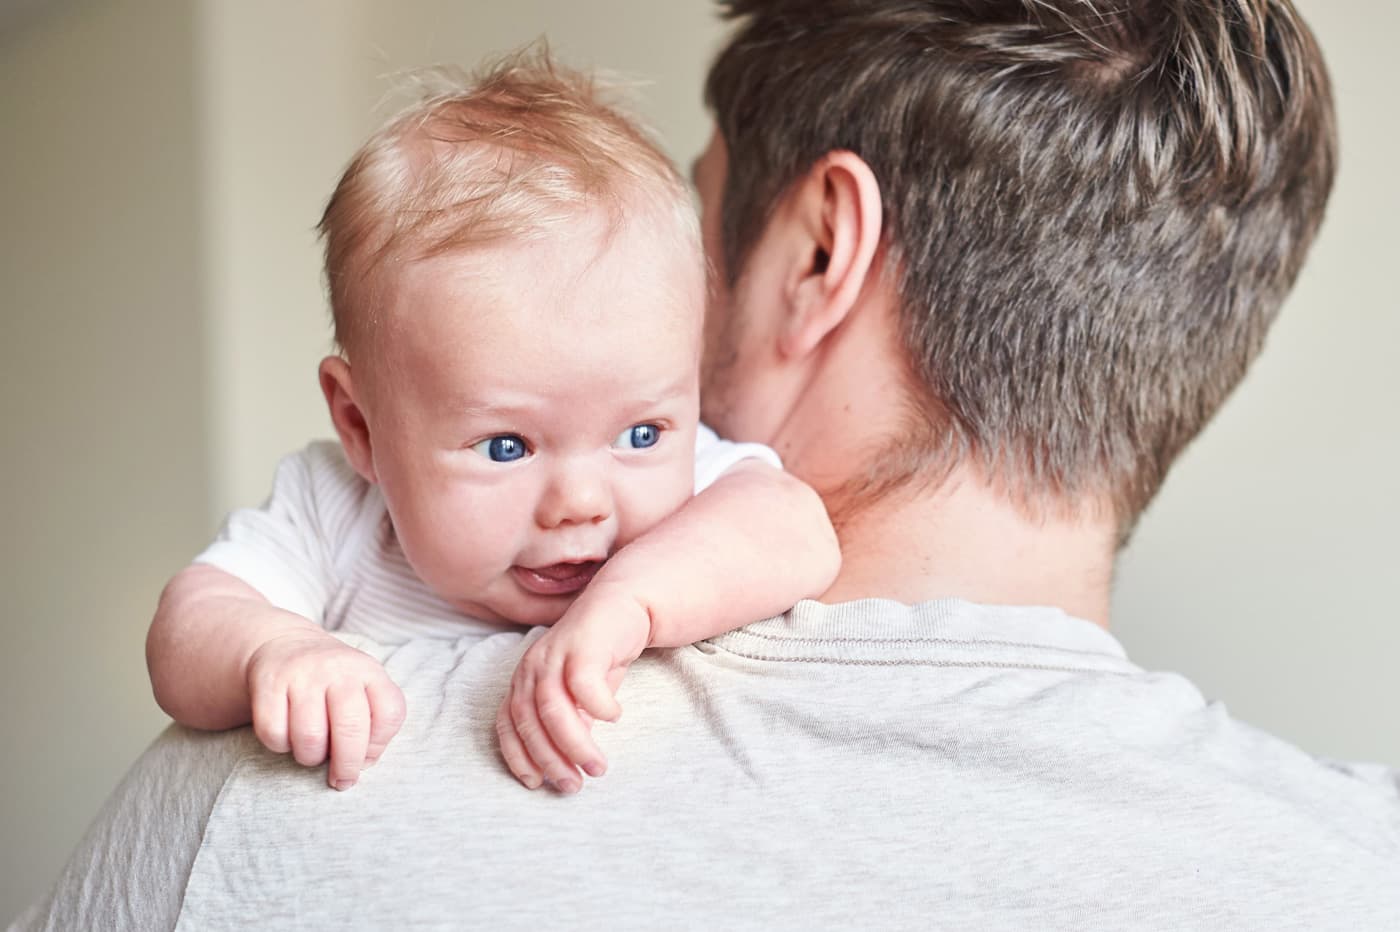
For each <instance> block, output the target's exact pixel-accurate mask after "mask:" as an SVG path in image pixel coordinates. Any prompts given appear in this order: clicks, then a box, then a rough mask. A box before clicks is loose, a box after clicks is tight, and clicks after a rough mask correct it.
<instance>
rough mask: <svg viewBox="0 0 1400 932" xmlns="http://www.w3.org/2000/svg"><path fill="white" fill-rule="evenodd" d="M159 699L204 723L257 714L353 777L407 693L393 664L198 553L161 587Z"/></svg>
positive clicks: (392, 729) (391, 726) (151, 642)
mask: <svg viewBox="0 0 1400 932" xmlns="http://www.w3.org/2000/svg"><path fill="white" fill-rule="evenodd" d="M146 664H147V666H148V667H149V669H150V674H151V686H152V689H153V690H154V692H155V697H156V702H157V703H158V704H159V705H160V707H161V708H162V709H164V710H165V711H166V712H167V713H168V714H169V715H170V716H171V717H172V718H174V719H175V720H176V721H177V722H180V723H181V724H183V725H188V726H190V727H192V728H203V729H211V730H212V729H223V728H234V727H237V726H240V725H246V724H248V723H249V722H252V724H253V730H254V731H255V732H256V733H257V736H258V739H259V740H260V741H262V743H263V744H264V745H266V746H267V747H268V749H270V750H272V751H275V752H277V753H286V752H287V751H291V752H292V755H293V757H294V758H295V759H296V761H297V762H298V763H300V764H304V765H307V766H315V765H318V764H320V763H321V762H322V761H324V760H326V757H327V754H328V753H329V756H330V768H329V773H328V775H327V782H329V783H330V785H331V786H333V787H335V788H337V789H345V788H347V787H349V786H351V785H353V784H354V783H355V781H356V779H358V777H359V773H360V770H361V768H362V767H363V766H366V765H368V764H372V763H374V761H375V760H377V759H378V757H379V755H380V754H381V753H383V750H384V747H385V745H387V744H388V743H389V740H390V739H391V738H392V737H393V736H394V735H395V734H396V733H397V732H398V729H399V726H400V725H401V724H402V722H403V716H404V700H403V694H402V693H401V692H400V691H399V688H398V686H397V685H395V684H394V682H393V680H391V679H389V676H388V674H387V673H385V672H384V668H383V667H382V666H381V665H380V664H379V662H378V661H377V660H375V659H374V658H373V657H370V656H369V655H368V654H366V653H364V652H362V651H358V650H355V649H354V648H352V647H350V646H349V645H347V644H344V643H343V642H341V641H339V640H338V639H336V638H335V637H332V636H331V635H330V634H328V633H327V632H326V631H325V630H324V629H322V628H321V627H320V626H319V625H317V624H315V623H314V622H312V621H311V620H309V619H307V618H303V617H302V616H300V615H297V614H295V613H293V612H288V611H284V610H282V609H279V608H277V607H275V606H273V605H272V604H271V603H270V602H268V601H267V599H266V598H264V597H263V596H262V594H261V593H259V592H258V591H257V590H256V589H254V588H253V587H252V586H249V585H248V584H247V583H245V582H243V581H242V580H241V579H239V578H238V577H236V576H233V575H231V574H229V573H226V572H224V571H223V570H220V569H217V568H215V567H212V566H205V565H201V564H194V565H192V566H189V567H186V568H185V569H183V570H181V571H180V572H179V573H177V574H176V575H175V577H174V578H173V579H171V580H170V582H169V583H168V584H167V585H166V587H165V590H164V592H162V593H161V597H160V604H159V605H158V606H157V608H156V614H155V618H154V619H153V620H152V622H151V630H150V632H149V634H148V635H147V637H146Z"/></svg>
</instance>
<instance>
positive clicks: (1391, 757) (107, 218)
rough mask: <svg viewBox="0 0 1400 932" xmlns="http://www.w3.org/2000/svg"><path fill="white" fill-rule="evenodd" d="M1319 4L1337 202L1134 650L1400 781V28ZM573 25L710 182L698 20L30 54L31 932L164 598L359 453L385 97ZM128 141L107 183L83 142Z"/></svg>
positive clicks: (209, 36)
mask: <svg viewBox="0 0 1400 932" xmlns="http://www.w3.org/2000/svg"><path fill="white" fill-rule="evenodd" d="M1300 5H1301V6H1302V8H1303V10H1304V12H1305V14H1307V15H1309V16H1310V17H1311V18H1312V19H1313V21H1314V23H1315V25H1316V27H1317V30H1318V32H1319V34H1320V35H1321V37H1322V41H1323V44H1324V47H1325V48H1326V50H1327V51H1328V53H1329V57H1330V61H1331V63H1332V67H1333V71H1334V75H1335V78H1336V83H1337V86H1338V94H1339V99H1340V106H1341V116H1342V121H1343V149H1344V162H1343V172H1342V177H1341V181H1340V183H1339V186H1338V189H1337V194H1336V198H1335V200H1334V203H1333V209H1332V211H1331V215H1330V219H1329V221H1328V224H1327V227H1326V229H1325V230H1324V233H1323V236H1322V238H1321V240H1320V242H1319V244H1318V247H1317V250H1316V252H1315V255H1314V259H1313V262H1312V264H1311V266H1310V267H1309V269H1308V270H1307V272H1306V273H1305V275H1304V279H1303V281H1302V283H1301V284H1300V287H1299V290H1298V292H1297V294H1296V296H1295V298H1294V299H1293V300H1292V301H1291V302H1290V304H1289V306H1288V307H1287V308H1286V310H1285V312H1284V315H1283V318H1282V320H1281V322H1280V324H1279V326H1278V327H1277V329H1276V331H1275V333H1274V335H1273V337H1272V339H1271V341H1270V345H1269V347H1268V349H1267V351H1266V352H1265V354H1264V357H1263V359H1262V360H1261V362H1260V364H1259V366H1258V367H1257V368H1256V370H1255V371H1254V373H1253V374H1252V375H1251V376H1250V378H1249V379H1248V380H1247V381H1246V384H1245V386H1244V388H1243V389H1242V390H1241V392H1240V393H1239V395H1238V396H1237V397H1236V398H1235V399H1234V400H1233V401H1232V402H1231V403H1230V405H1229V406H1228V407H1227V409H1226V410H1225V412H1224V413H1223V414H1222V415H1221V417H1220V418H1219V420H1218V421H1217V422H1216V423H1215V424H1214V425H1213V426H1212V428H1211V429H1210V430H1209V431H1207V433H1206V435H1205V436H1204V437H1203V438H1202V440H1201V441H1200V442H1199V443H1198V444H1197V445H1196V446H1194V447H1193V448H1192V449H1191V450H1190V451H1189V452H1188V454H1187V456H1186V458H1185V459H1184V461H1183V462H1182V464H1181V466H1180V468H1179V469H1178V470H1177V472H1176V473H1175V475H1174V476H1173V478H1172V480H1171V481H1170V482H1169V483H1168V486H1167V489H1166V491H1165V493H1164V494H1163V496H1162V498H1161V499H1160V500H1159V501H1158V502H1157V504H1156V505H1155V506H1154V507H1153V509H1152V511H1151V513H1150V514H1149V515H1148V517H1147V519H1146V521H1145V522H1144V524H1143V526H1142V528H1141V530H1140V532H1139V534H1138V537H1137V540H1136V542H1135V544H1134V546H1133V548H1132V551H1131V552H1130V553H1129V554H1128V557H1127V559H1126V560H1125V562H1124V566H1123V568H1122V572H1121V574H1120V580H1119V586H1118V594H1117V599H1116V605H1115V610H1116V628H1117V631H1118V633H1119V635H1120V636H1121V637H1122V638H1123V639H1124V640H1125V641H1126V642H1127V644H1128V647H1129V649H1130V650H1131V651H1132V653H1133V654H1134V656H1135V657H1136V658H1137V660H1138V661H1139V662H1140V663H1142V664H1143V665H1145V666H1148V667H1153V668H1171V669H1177V670H1181V671H1184V672H1186V673H1188V674H1189V675H1191V676H1192V677H1193V678H1194V679H1196V680H1197V681H1198V682H1199V683H1201V685H1202V686H1203V688H1204V689H1205V691H1206V693H1207V694H1208V695H1210V696H1212V697H1217V698H1222V699H1225V700H1226V701H1227V702H1228V703H1229V705H1230V707H1231V708H1232V710H1233V711H1234V712H1236V713H1237V714H1239V715H1241V716H1242V717H1244V718H1246V719H1248V720H1251V721H1254V722H1257V723H1259V724H1261V725H1265V726H1267V727H1269V728H1270V729H1272V730H1274V731H1277V732H1279V733H1281V734H1283V735H1285V736H1287V737H1289V738H1290V739H1292V740H1295V741H1298V742H1299V743H1301V744H1302V745H1303V746H1304V747H1306V748H1308V749H1309V750H1313V751H1316V752H1319V753H1328V754H1334V755H1340V756H1346V757H1369V758H1373V759H1380V760H1384V761H1387V762H1389V763H1392V764H1400V728H1397V727H1396V724H1397V715H1396V713H1395V709H1396V708H1397V706H1400V702H1397V700H1400V686H1397V683H1400V678H1397V677H1396V676H1395V674H1394V670H1393V666H1394V660H1393V658H1395V657H1396V655H1397V648H1400V640H1398V639H1400V624H1397V617H1396V616H1397V612H1396V610H1395V609H1394V608H1393V607H1392V602H1391V601H1390V599H1389V592H1388V591H1387V588H1388V587H1386V586H1385V585H1384V584H1385V583H1386V582H1388V581H1389V579H1390V578H1393V577H1394V575H1395V573H1394V570H1393V567H1394V566H1395V565H1396V564H1397V562H1400V552H1398V551H1397V545H1396V543H1395V538H1394V534H1393V528H1394V526H1395V525H1396V524H1397V522H1398V521H1400V501H1397V492H1396V484H1395V483H1394V481H1393V479H1392V478H1391V474H1392V472H1393V471H1394V467H1393V463H1394V462H1395V461H1396V459H1397V454H1400V449H1398V448H1400V430H1397V426H1400V425H1397V418H1396V414H1395V413H1394V412H1395V404H1396V402H1397V401H1400V371H1397V369H1396V368H1395V367H1393V366H1392V365H1390V358H1391V355H1392V353H1393V347H1395V346H1396V345H1397V337H1398V336H1400V333H1397V328H1398V327H1400V319H1398V318H1397V315H1396V313H1395V310H1396V302H1395V299H1394V297H1393V296H1392V294H1391V293H1390V290H1389V288H1388V285H1387V271H1388V267H1389V265H1390V264H1392V263H1393V262H1394V257H1395V256H1396V255H1398V254H1400V235H1397V233H1396V232H1395V228H1394V225H1393V218H1394V217H1395V215H1396V212H1397V209H1400V198H1397V188H1396V183H1395V181H1394V179H1393V177H1392V174H1391V170H1390V167H1389V162H1390V161H1391V159H1390V157H1389V155H1388V153H1390V152H1393V151H1394V149H1395V147H1396V145H1397V143H1400V140H1397V139H1396V129H1395V127H1394V120H1393V119H1391V118H1390V116H1389V114H1390V113H1391V112H1392V109H1391V103H1390V101H1388V100H1386V99H1384V94H1383V89H1384V88H1385V87H1387V86H1388V83H1389V80H1390V74H1389V64H1390V62H1389V52H1388V50H1387V49H1386V48H1385V46H1384V42H1385V37H1386V36H1388V35H1395V34H1397V30H1400V11H1397V10H1396V9H1395V8H1393V7H1391V6H1390V5H1388V4H1385V5H1383V4H1372V3H1367V2H1362V0H1347V2H1336V0H1302V2H1301V3H1300ZM172 10H174V11H176V12H175V13H174V14H172V12H171V11H172ZM544 32H548V33H549V35H550V37H551V39H552V41H553V44H554V46H555V47H556V49H558V50H559V51H561V52H562V53H563V54H564V55H565V57H568V58H570V59H572V60H573V61H575V62H579V63H584V64H588V63H595V64H599V65H605V66H607V67H609V68H611V69H614V70H618V71H623V72H627V73H631V74H633V75H636V76H639V77H643V78H648V79H650V80H651V82H652V83H651V84H650V85H649V86H647V87H644V88H642V93H643V95H644V106H643V110H644V112H645V113H646V114H647V115H648V116H649V118H650V119H651V120H652V121H653V122H654V123H655V124H656V125H657V126H658V128H659V130H660V131H661V133H662V135H663V136H664V138H666V139H667V140H668V142H669V143H670V147H671V151H672V152H673V154H674V155H675V156H676V157H677V158H679V159H681V160H688V159H689V158H691V157H692V156H693V155H694V154H695V153H696V152H697V151H698V150H699V148H700V146H701V145H702V144H703V140H704V137H705V135H706V133H707V131H708V126H707V120H706V118H705V116H704V114H703V111H702V109H701V107H700V105H699V86H700V81H701V76H702V75H703V70H704V66H705V62H706V60H707V57H708V53H709V50H710V49H711V48H712V45H713V43H714V42H715V41H716V39H717V38H718V36H719V34H720V31H719V29H718V27H717V26H716V25H715V24H714V23H713V22H712V21H711V19H710V17H709V13H708V8H707V5H706V4H704V3H702V2H698V0H696V2H685V3H682V2H679V0H673V2H657V0H608V2H590V3H586V4H584V3H576V2H570V0H552V2H545V0H535V2H515V3H511V4H509V5H508V6H504V7H503V6H501V5H497V4H485V3H461V2H459V0H436V2H433V0H400V2H396V3H393V4H389V3H385V2H371V0H345V2H341V0H297V2H274V0H252V2H246V0H245V2H242V3H233V2H224V0H200V2H198V3H192V4H187V5H185V6H181V5H179V4H174V3H164V2H157V0H148V2H138V0H111V2H108V3H106V4H101V3H97V2H92V3H88V4H83V3H77V4H73V5H72V6H71V8H69V9H67V10H64V11H62V12H61V13H60V14H58V15H55V16H54V17H51V18H50V19H48V20H45V21H42V22H41V23H39V24H37V25H34V26H29V27H26V28H24V29H23V30H22V31H20V32H19V33H18V34H16V35H10V36H4V35H0V133H3V137H4V142H3V144H2V145H0V192H2V193H3V197H2V198H0V203H3V204H5V205H6V213H7V215H6V217H5V218H4V219H0V238H2V239H0V245H3V247H4V249H3V255H0V270H3V274H0V283H3V285H4V289H5V292H4V293H5V297H4V304H3V308H4V315H5V321H6V323H7V324H8V326H7V328H6V338H5V341H4V343H3V347H2V348H0V354H3V356H0V362H3V371H0V379H3V380H4V381H3V383H0V384H3V385H4V389H5V391H4V394H3V397H4V398H5V399H6V401H7V403H8V406H7V423H6V426H7V430H6V433H5V444H6V445H5V459H4V463H5V467H4V468H5V470H6V472H5V476H6V478H7V479H8V480H9V481H8V482H6V483H5V487H4V491H3V492H0V507H3V509H4V510H3V512H0V515H2V516H3V517H4V518H6V519H8V522H7V523H8V526H9V527H11V528H24V529H26V530H25V533H24V534H23V535H22V536H21V535H15V534H12V535H11V539H9V540H8V541H7V543H6V544H5V545H4V546H5V547H6V548H7V549H6V551H5V553H6V556H7V559H6V560H4V561H3V564H2V565H0V567H2V568H0V574H3V581H4V582H3V585H4V591H5V592H6V594H7V595H10V596H11V597H10V599H9V600H8V602H9V611H8V612H7V613H6V615H5V616H4V617H3V619H0V633H3V634H4V636H5V643H6V644H7V645H10V646H9V647H8V648H7V651H6V652H5V653H4V654H0V701H3V702H4V706H3V708H4V709H5V711H4V712H0V747H4V748H5V749H6V752H7V756H8V757H9V758H10V759H11V760H15V761H21V762H23V766H20V767H14V766H11V767H8V768H5V774H4V776H3V777H0V780H2V781H4V782H3V783H0V792H2V793H3V795H0V799H3V803H0V805H2V806H3V810H0V837H2V838H4V839H5V840H6V842H7V843H6V844H5V845H4V846H0V851H3V853H0V858H3V859H4V860H3V861H2V862H0V918H3V917H4V916H6V915H7V914H9V913H12V912H14V911H15V910H17V909H18V908H19V906H20V905H21V904H22V903H23V902H24V901H25V900H27V899H28V898H30V897H31V896H33V895H37V893H38V892H39V889H40V887H41V886H42V884H43V883H45V882H47V880H48V879H49V878H50V877H52V876H53V874H54V873H55V872H56V870H57V867H58V865H59V864H60V863H61V861H62V859H63V857H64V855H65V854H66V852H67V850H68V849H69V848H70V847H71V845H72V844H73V842H74V841H75V840H76V837H77V834H78V832H79V831H80V830H81V826H82V825H83V824H85V823H86V821H87V820H88V819H89V818H90V817H91V815H92V813H93V812H94V811H95V810H96V808H97V806H98V804H99V803H100V801H101V798H102V797H103V795H105V792H106V789H107V788H108V787H110V786H111V785H112V784H113V783H114V782H115V779H116V777H117V776H118V775H119V773H120V772H121V770H122V769H123V768H124V767H125V765H126V763H127V762H128V761H129V760H130V759H131V758H133V757H134V756H135V755H136V754H137V753H138V752H139V750H140V748H141V747H142V745H143V744H144V743H145V741H146V740H148V738H149V736H150V735H152V734H153V733H154V730H155V729H156V727H157V726H158V723H159V721H160V720H161V719H160V716H159V714H158V712H157V711H156V710H155V708H154V706H153V705H152V704H151V703H150V701H149V698H148V694H147V693H146V691H145V685H144V679H143V672H142V668H141V662H140V645H141V636H142V632H143V629H144V625H145V622H146V620H147V617H148V615H149V611H150V609H151V607H152V605H153V603H154V598H155V595H156V593H157V591H158V589H159V586H160V582H161V580H162V579H163V577H164V575H166V574H167V573H168V572H169V571H170V570H171V569H173V568H174V567H175V566H176V565H178V563H179V562H180V561H182V560H183V559H184V558H185V557H186V556H188V555H189V554H190V553H191V552H192V551H193V550H194V549H196V548H197V547H198V546H200V544H201V543H202V542H203V540H204V539H205V538H206V537H207V536H208V535H209V534H210V533H212V531H213V529H214V526H215V524H216V522H217V516H218V515H221V514H222V513H223V512H224V511H225V510H226V509H227V508H229V507H232V506H233V505H236V504H248V503H253V502H256V501H257V500H258V499H259V498H261V496H262V495H263V494H264V493H265V491H266V488H267V483H268V481H269V478H270V476H271V471H272V468H273V465H274V463H275V461H276V459H277V457H278V456H279V455H280V454H281V453H283V452H285V451H286V450H288V449H291V448H293V447H295V446H297V445H299V444H300V443H301V442H302V441H303V439H304V438H305V437H307V436H310V435H326V433H327V422H326V419H325V416H324V414H323V413H322V411H321V403H320V400H319V396H318V395H317V391H316V387H315V379H314V368H315V364H316V361H317V359H319V357H320V356H321V354H322V353H323V352H325V350H326V349H327V347H328V344H329V335H328V329H327V326H326V317H325V312H324V308H323V305H322V299H321V292H320V285H319V271H318V265H317V262H318V255H317V250H316V246H315V242H314V236H313V233H312V227H313V225H314V223H315V221H316V219H317V216H318V213H319V209H320V206H321V204H322V203H323V201H324V198H325V197H326V196H327V195H328V194H329V192H330V188H331V186H332V185H333V183H334V179H335V176H336V174H337V173H338V171H339V169H340V168H341V166H342V164H343V163H344V161H345V159H346V158H347V157H348V155H349V153H350V151H351V149H352V148H353V146H354V144H355V143H356V141H357V140H358V139H359V137H360V136H361V135H363V134H364V133H365V132H367V131H368V130H369V129H370V128H371V127H372V126H373V125H374V124H375V123H376V122H377V121H378V119H379V118H380V115H382V113H383V112H384V111H383V110H382V109H380V110H376V109H375V107H374V104H375V102H376V101H378V100H379V99H380V98H381V97H382V96H383V94H384V91H385V88H386V84H385V82H384V81H383V80H382V79H381V76H382V75H383V74H384V73H386V72H389V71H393V70H397V69H401V68H406V67H410V66H413V65H418V64H423V63H427V62H431V61H461V62H467V63H470V62H472V61H475V60H477V59H478V58H479V57H480V56H481V55H483V54H486V53H488V52H495V51H500V50H504V49H508V48H511V47H515V46H518V45H520V44H523V43H525V42H527V41H529V40H531V39H533V38H534V37H536V36H537V35H539V34H541V33H544ZM40 104H42V109H40V107H39V105H40ZM121 124H126V125H129V126H132V127H133V129H132V130H131V131H130V132H127V133H125V134H115V135H116V136H117V137H118V138H120V139H121V145H120V146H119V147H117V148H116V150H115V156H116V157H115V159H113V156H112V155H109V156H108V164H105V165H104V167H103V170H102V173H101V174H100V175H97V174H94V175H92V176H91V177H86V178H84V177H83V176H82V172H81V170H80V169H81V168H82V166H83V165H84V164H85V162H84V160H82V159H79V157H78V156H77V155H75V154H74V152H75V146H76V147H78V148H81V147H82V146H92V147H97V146H99V145H102V144H103V140H104V139H105V138H110V137H112V136H113V134H111V133H106V134H104V133H102V132H101V131H100V130H101V128H103V127H108V126H115V125H121ZM24 128H28V129H29V130H31V131H30V132H16V130H17V129H24ZM95 129H96V130H97V131H94V130H95ZM104 151H105V149H104ZM196 155H198V156H199V158H196ZM70 166H74V167H73V168H70ZM12 204H13V205H18V209H17V210H14V211H13V213H11V208H10V207H9V205H12ZM16 218H20V219H19V220H16ZM157 336H159V337H160V342H159V343H157ZM148 458H149V460H148ZM157 458H159V461H160V465H159V466H156V465H154V464H155V462H156V459H157ZM109 499H111V501H109ZM99 502H100V503H101V504H102V507H101V508H99V507H98V503H99ZM93 515H96V516H97V517H96V518H93V517H92V516H93ZM10 839H22V840H23V844H16V843H13V842H10Z"/></svg>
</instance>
